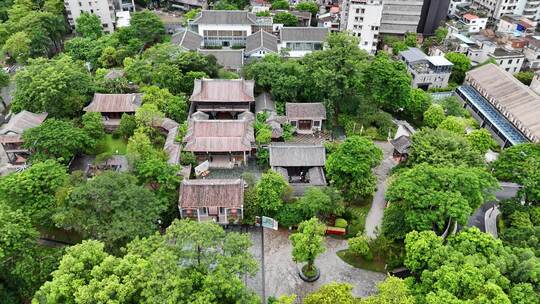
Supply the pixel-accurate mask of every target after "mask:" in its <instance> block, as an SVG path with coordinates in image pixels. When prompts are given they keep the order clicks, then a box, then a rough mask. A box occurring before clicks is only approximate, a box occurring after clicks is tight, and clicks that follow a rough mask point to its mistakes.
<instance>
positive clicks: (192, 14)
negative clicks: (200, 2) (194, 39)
mask: <svg viewBox="0 0 540 304" xmlns="http://www.w3.org/2000/svg"><path fill="white" fill-rule="evenodd" d="M200 12H201V9H200V8H193V9H190V10H189V11H187V12H186V13H185V14H184V16H183V17H182V25H183V26H187V25H188V22H189V21H191V20H193V19H195V17H197V15H199V13H200Z"/></svg>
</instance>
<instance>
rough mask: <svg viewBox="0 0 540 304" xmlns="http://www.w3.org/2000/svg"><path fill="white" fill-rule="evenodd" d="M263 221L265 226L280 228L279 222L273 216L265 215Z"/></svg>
mask: <svg viewBox="0 0 540 304" xmlns="http://www.w3.org/2000/svg"><path fill="white" fill-rule="evenodd" d="M261 223H262V226H263V228H270V229H274V230H278V222H277V221H276V220H274V219H273V218H271V217H266V216H263V217H262V221H261Z"/></svg>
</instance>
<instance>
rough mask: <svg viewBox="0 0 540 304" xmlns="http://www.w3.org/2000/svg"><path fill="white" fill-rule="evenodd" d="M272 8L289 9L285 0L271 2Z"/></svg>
mask: <svg viewBox="0 0 540 304" xmlns="http://www.w3.org/2000/svg"><path fill="white" fill-rule="evenodd" d="M271 9H273V10H288V9H289V2H288V1H286V0H275V1H273V2H272V7H271Z"/></svg>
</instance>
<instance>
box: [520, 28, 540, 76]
mask: <svg viewBox="0 0 540 304" xmlns="http://www.w3.org/2000/svg"><path fill="white" fill-rule="evenodd" d="M539 38H540V37H537V36H529V37H524V38H523V39H525V41H526V42H527V46H526V47H525V48H524V49H523V55H524V56H525V63H524V67H525V68H527V69H531V70H538V69H540V39H539Z"/></svg>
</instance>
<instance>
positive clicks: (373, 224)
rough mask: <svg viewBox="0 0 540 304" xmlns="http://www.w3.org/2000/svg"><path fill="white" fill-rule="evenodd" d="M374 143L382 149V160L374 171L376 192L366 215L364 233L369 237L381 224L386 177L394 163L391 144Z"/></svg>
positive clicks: (375, 234)
mask: <svg viewBox="0 0 540 304" xmlns="http://www.w3.org/2000/svg"><path fill="white" fill-rule="evenodd" d="M375 144H376V145H377V146H378V147H379V148H381V149H382V151H383V161H382V162H381V164H380V165H379V166H378V167H377V168H375V171H374V173H375V176H376V177H377V192H375V195H374V196H373V202H372V203H371V208H370V209H369V213H368V215H367V217H366V228H365V229H366V235H367V236H368V237H370V238H376V237H377V233H378V229H379V228H380V226H381V223H382V219H383V215H384V208H385V205H386V201H385V200H384V194H385V192H386V189H387V179H388V175H389V174H390V170H391V169H392V168H393V167H394V166H395V165H396V163H395V162H394V160H393V159H392V153H393V151H394V147H393V146H392V144H390V143H389V142H386V141H376V142H375Z"/></svg>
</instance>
